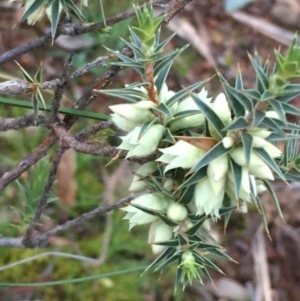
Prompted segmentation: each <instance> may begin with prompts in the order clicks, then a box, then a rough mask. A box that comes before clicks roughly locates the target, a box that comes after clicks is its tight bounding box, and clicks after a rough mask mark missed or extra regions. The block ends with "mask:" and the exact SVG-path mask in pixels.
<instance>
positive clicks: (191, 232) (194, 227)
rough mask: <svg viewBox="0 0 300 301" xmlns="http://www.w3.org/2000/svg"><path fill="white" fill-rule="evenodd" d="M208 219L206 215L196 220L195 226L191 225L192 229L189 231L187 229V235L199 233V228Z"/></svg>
mask: <svg viewBox="0 0 300 301" xmlns="http://www.w3.org/2000/svg"><path fill="white" fill-rule="evenodd" d="M199 218H200V217H199ZM206 219H207V217H206V216H204V217H202V218H200V219H199V220H198V221H197V222H196V224H194V225H193V227H191V228H190V229H188V230H187V231H185V234H187V235H195V234H196V233H197V231H198V230H199V228H200V227H201V226H202V225H203V223H204V222H205V220H206Z"/></svg>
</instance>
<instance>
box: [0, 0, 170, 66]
mask: <svg viewBox="0 0 300 301" xmlns="http://www.w3.org/2000/svg"><path fill="white" fill-rule="evenodd" d="M166 2H167V0H157V1H153V3H152V5H153V6H154V7H161V6H162V5H164V4H165V3H166ZM143 6H144V5H141V7H143ZM134 14H135V13H134V11H133V10H130V11H128V12H125V13H122V14H117V15H115V16H113V17H111V18H109V19H107V20H106V24H107V25H109V26H111V25H114V24H116V23H118V22H120V21H123V20H126V19H128V18H130V17H132V16H134ZM105 27H106V26H105V24H104V22H99V23H95V24H93V25H85V26H82V25H77V24H73V23H66V24H63V25H62V26H61V27H59V28H58V29H57V31H56V36H55V38H57V37H59V36H60V35H61V34H63V35H70V36H76V35H81V34H84V33H88V32H93V31H96V30H99V29H103V28H105ZM51 37H52V33H51V32H49V33H47V34H46V35H45V36H43V37H41V38H39V39H37V40H35V41H32V42H30V43H28V44H27V45H23V46H20V47H17V48H14V49H12V50H10V51H7V52H6V53H4V54H2V55H0V66H1V65H3V64H4V63H6V62H8V61H10V60H12V59H15V58H16V57H18V56H20V55H22V54H25V53H28V52H31V51H33V50H37V49H39V48H41V47H44V46H46V45H50V44H51V42H52V38H51Z"/></svg>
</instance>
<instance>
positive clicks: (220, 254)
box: [210, 248, 235, 262]
mask: <svg viewBox="0 0 300 301" xmlns="http://www.w3.org/2000/svg"><path fill="white" fill-rule="evenodd" d="M210 252H211V253H212V254H214V255H217V256H220V257H221V258H223V259H225V260H229V261H233V262H235V260H233V259H232V258H231V257H230V256H228V255H227V254H225V253H224V252H222V251H220V250H218V249H215V248H214V249H210Z"/></svg>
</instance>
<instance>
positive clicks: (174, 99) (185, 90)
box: [166, 78, 211, 108]
mask: <svg viewBox="0 0 300 301" xmlns="http://www.w3.org/2000/svg"><path fill="white" fill-rule="evenodd" d="M210 79H211V78H209V79H205V80H202V81H201V82H198V83H195V84H192V85H190V86H188V87H186V88H183V89H182V90H180V91H179V92H177V93H176V94H174V95H173V96H172V97H171V98H170V99H168V100H167V102H166V105H167V106H168V107H169V108H170V107H171V106H172V105H173V104H174V103H176V102H178V101H179V100H181V99H182V98H183V97H188V96H189V92H193V91H194V90H196V89H198V88H200V87H202V86H203V85H204V84H206V83H207V82H208V81H209V80H210Z"/></svg>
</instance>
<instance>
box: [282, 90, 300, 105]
mask: <svg viewBox="0 0 300 301" xmlns="http://www.w3.org/2000/svg"><path fill="white" fill-rule="evenodd" d="M299 95H300V90H296V91H292V92H283V95H280V96H277V97H276V100H277V101H280V102H281V103H287V102H289V101H291V100H292V99H294V98H296V97H297V96H299Z"/></svg>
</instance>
